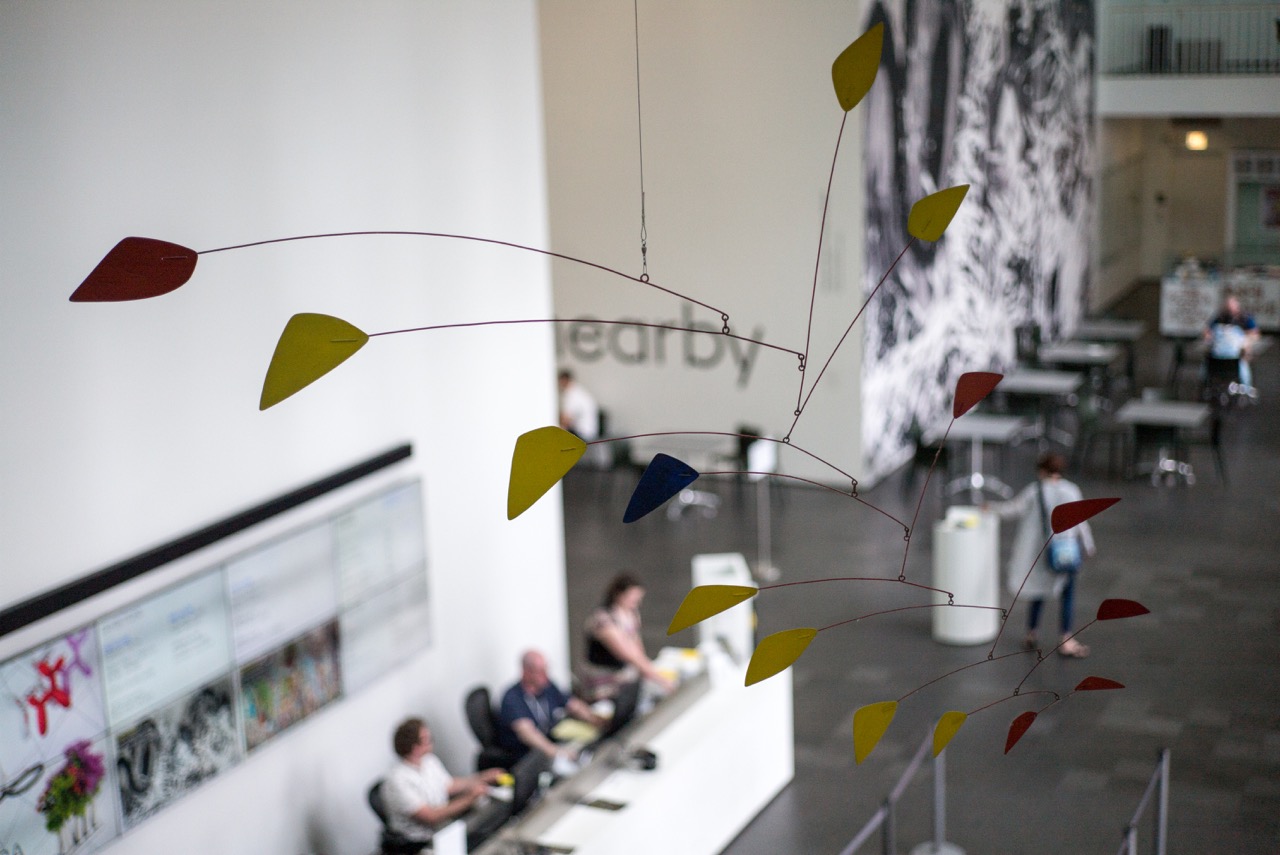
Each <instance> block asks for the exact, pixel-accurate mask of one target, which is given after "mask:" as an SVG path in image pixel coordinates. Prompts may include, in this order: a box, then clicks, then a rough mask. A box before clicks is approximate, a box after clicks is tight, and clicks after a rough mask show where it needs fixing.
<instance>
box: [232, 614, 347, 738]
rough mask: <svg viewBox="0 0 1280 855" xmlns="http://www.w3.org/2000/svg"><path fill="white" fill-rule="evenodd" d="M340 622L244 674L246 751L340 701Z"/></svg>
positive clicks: (249, 667)
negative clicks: (337, 700) (324, 707)
mask: <svg viewBox="0 0 1280 855" xmlns="http://www.w3.org/2000/svg"><path fill="white" fill-rule="evenodd" d="M341 691H342V678H341V672H340V670H339V664H338V622H337V621H336V620H334V621H330V622H329V623H327V624H325V625H323V626H320V627H317V628H315V629H313V630H311V631H310V632H307V633H305V634H303V635H302V636H300V637H298V638H296V639H294V640H293V641H290V642H289V643H288V644H286V645H284V646H283V647H281V648H280V649H279V650H275V651H273V652H272V653H269V654H268V655H266V656H264V657H262V658H261V659H259V660H257V661H255V662H250V663H249V664H248V665H245V666H244V667H243V668H241V669H240V709H241V715H243V717H244V737H245V746H246V749H247V750H249V751H252V750H253V749H255V748H257V747H258V746H259V745H261V744H262V743H264V742H266V741H267V740H268V739H270V738H271V737H273V736H275V735H276V734H278V733H280V732H281V731H283V730H286V729H287V728H289V727H292V726H293V725H295V724H297V723H298V722H299V721H301V720H302V719H304V718H306V717H307V716H309V715H311V714H312V713H314V712H316V711H317V710H319V709H320V708H321V707H323V706H325V705H326V704H328V703H330V702H331V701H334V700H336V699H337V698H338V696H339V695H340V694H341Z"/></svg>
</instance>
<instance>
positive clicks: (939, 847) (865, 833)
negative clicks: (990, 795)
mask: <svg viewBox="0 0 1280 855" xmlns="http://www.w3.org/2000/svg"><path fill="white" fill-rule="evenodd" d="M932 748H933V734H932V733H930V734H927V735H926V736H925V738H924V741H923V742H921V743H920V747H919V748H918V749H916V754H915V756H914V757H912V758H911V762H910V763H908V764H907V768H906V769H904V770H903V772H902V775H901V776H900V777H899V778H898V783H897V784H895V785H894V787H893V789H892V790H890V791H889V794H888V795H887V796H885V797H884V801H883V802H881V804H880V807H879V808H877V809H876V812H875V813H874V814H872V815H871V819H869V820H867V824H866V825H864V826H863V827H862V830H861V831H859V832H858V833H857V834H855V835H854V837H853V840H850V841H849V845H848V846H846V847H845V848H844V849H842V850H841V851H840V855H854V853H855V852H857V851H858V849H859V848H860V847H861V846H862V844H864V843H866V842H867V841H868V840H869V839H871V836H872V835H873V834H875V833H876V832H877V831H879V832H880V852H881V855H897V852H898V840H897V836H898V828H897V823H896V821H895V808H896V807H897V804H898V800H899V799H901V798H902V794H903V793H905V792H906V790H907V787H908V786H909V785H910V784H911V781H912V779H913V778H915V776H916V772H918V771H920V766H921V764H922V763H923V762H924V758H925V755H926V754H927V753H928V752H929V751H930V750H931V749H932ZM946 756H947V753H946V752H945V751H944V752H942V753H941V754H939V755H938V756H937V757H935V758H933V840H932V841H931V843H924V844H921V845H920V846H918V847H916V849H915V850H914V851H923V852H930V853H938V855H946V853H959V855H963V853H964V850H963V849H960V848H959V847H956V846H953V845H951V844H950V843H947V831H946V827H947V765H946V763H947V761H946Z"/></svg>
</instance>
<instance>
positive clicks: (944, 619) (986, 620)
mask: <svg viewBox="0 0 1280 855" xmlns="http://www.w3.org/2000/svg"><path fill="white" fill-rule="evenodd" d="M999 557H1000V520H999V519H998V518H997V517H995V516H993V515H991V514H984V513H982V511H981V510H979V509H978V508H974V507H967V506H955V507H952V508H949V509H948V510H947V516H946V519H944V520H942V521H941V522H938V523H937V524H935V525H934V527H933V586H934V587H935V588H941V589H942V590H944V591H949V592H951V593H952V594H953V595H954V596H955V600H954V602H955V606H954V607H946V606H943V607H941V608H936V609H934V610H933V638H934V640H935V641H940V642H942V643H943V644H983V643H985V642H988V641H991V640H992V639H994V638H995V637H996V633H997V632H999V630H1000V612H999V610H998V609H999V606H1000V569H999ZM933 601H934V602H935V603H946V602H947V597H946V595H945V594H939V593H935V594H934V595H933ZM960 606H991V607H993V608H977V609H972V608H959V607H960Z"/></svg>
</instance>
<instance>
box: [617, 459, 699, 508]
mask: <svg viewBox="0 0 1280 855" xmlns="http://www.w3.org/2000/svg"><path fill="white" fill-rule="evenodd" d="M696 480H698V472H697V470H696V469H694V468H693V467H692V466H690V465H689V464H688V463H685V462H684V461H683V460H677V459H676V458H674V457H672V456H671V455H669V454H655V455H654V457H653V460H651V461H650V462H649V465H648V466H647V467H646V468H645V470H644V474H643V475H641V476H640V483H639V484H636V489H635V491H634V492H633V493H632V494H631V501H630V502H628V503H627V512H626V513H625V514H623V515H622V521H623V522H624V523H629V522H635V521H636V520H638V519H640V518H641V517H642V516H644V515H645V514H647V513H649V512H650V511H652V510H654V509H655V508H658V507H660V506H661V505H662V503H663V502H665V501H666V500H667V499H670V498H671V497H672V496H674V495H676V494H677V493H679V492H680V491H681V490H683V489H684V488H685V487H688V486H689V485H690V484H692V483H693V482H694V481H696Z"/></svg>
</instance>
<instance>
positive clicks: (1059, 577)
mask: <svg viewBox="0 0 1280 855" xmlns="http://www.w3.org/2000/svg"><path fill="white" fill-rule="evenodd" d="M1064 468H1066V460H1065V458H1063V456H1062V455H1061V454H1057V453H1055V452H1048V453H1046V454H1042V455H1040V459H1039V460H1037V461H1036V480H1035V481H1033V482H1032V483H1030V484H1028V485H1027V486H1026V487H1024V488H1023V489H1022V491H1021V492H1020V493H1018V495H1016V496H1014V497H1013V498H1012V499H1010V500H1009V501H1007V502H992V503H991V504H990V505H987V506H986V508H987V510H989V511H991V512H992V513H994V514H997V515H998V516H1000V517H1001V518H1003V519H1008V518H1011V517H1017V518H1018V532H1017V535H1016V536H1015V539H1014V542H1013V554H1012V555H1011V556H1010V558H1009V574H1008V585H1009V591H1010V593H1014V594H1016V593H1017V592H1018V589H1019V587H1021V588H1022V597H1024V598H1026V599H1028V600H1030V601H1031V603H1030V611H1029V612H1028V615H1027V637H1026V640H1025V641H1024V643H1023V644H1024V646H1025V647H1026V648H1027V649H1028V650H1034V649H1036V648H1037V647H1038V646H1039V642H1038V639H1037V636H1036V628H1037V626H1038V625H1039V623H1040V613H1041V612H1042V611H1043V610H1044V601H1045V600H1046V599H1048V598H1050V597H1058V598H1060V599H1061V601H1062V617H1061V621H1060V628H1061V630H1062V641H1061V643H1060V644H1059V645H1058V653H1059V655H1061V656H1066V657H1070V658H1074V659H1083V658H1084V657H1086V656H1088V655H1089V648H1088V647H1086V646H1085V645H1083V644H1081V643H1080V642H1078V641H1076V640H1075V639H1074V638H1071V637H1070V636H1071V627H1072V620H1073V616H1074V615H1073V609H1074V605H1075V587H1076V577H1077V576H1078V575H1079V572H1078V569H1077V570H1076V571H1071V572H1054V571H1053V570H1052V569H1051V568H1050V566H1049V559H1048V553H1049V549H1048V548H1047V547H1045V541H1046V540H1048V539H1049V535H1050V533H1051V529H1050V527H1049V520H1050V517H1051V515H1052V514H1053V509H1054V508H1055V507H1057V506H1058V505H1061V504H1063V503H1065V502H1077V501H1079V500H1080V499H1082V498H1083V495H1082V494H1081V492H1080V488H1079V487H1077V486H1076V485H1075V484H1073V483H1071V482H1070V481H1068V480H1067V479H1065V478H1063V477H1062V471H1063V469H1064ZM1042 497H1043V498H1042ZM1054 537H1055V538H1063V539H1066V538H1078V542H1079V546H1080V547H1081V551H1082V552H1083V553H1084V555H1086V556H1088V557H1093V554H1094V544H1093V531H1092V530H1091V529H1090V528H1089V523H1088V522H1082V523H1080V524H1079V525H1078V526H1076V527H1075V528H1072V529H1069V530H1067V531H1065V532H1062V533H1060V534H1057V535H1054ZM1042 550H1043V551H1042ZM1033 561H1034V562H1035V566H1034V567H1033V566H1032V562H1033ZM1077 568H1078V565H1077ZM1028 569H1030V570H1031V573H1030V575H1028V574H1027V570H1028ZM1023 577H1026V583H1025V584H1023V581H1022V580H1023Z"/></svg>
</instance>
